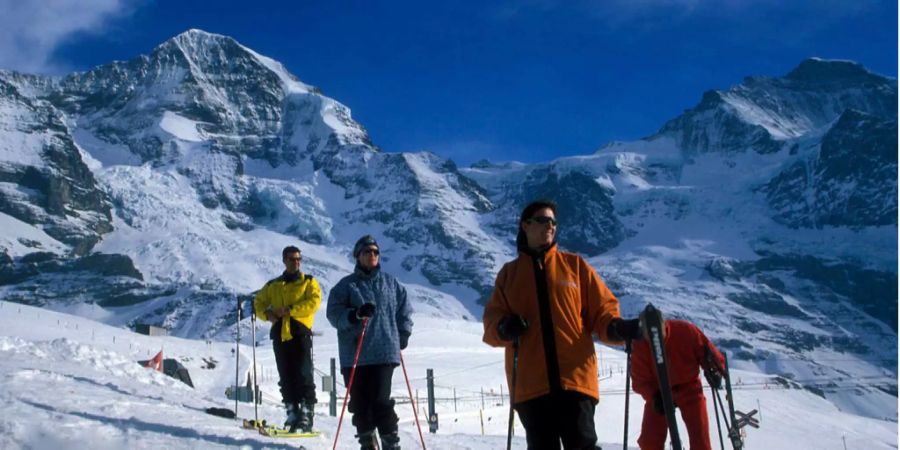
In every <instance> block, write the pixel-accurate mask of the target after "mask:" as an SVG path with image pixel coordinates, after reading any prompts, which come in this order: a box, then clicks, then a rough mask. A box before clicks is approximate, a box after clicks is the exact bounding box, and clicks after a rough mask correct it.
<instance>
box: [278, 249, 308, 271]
mask: <svg viewBox="0 0 900 450" xmlns="http://www.w3.org/2000/svg"><path fill="white" fill-rule="evenodd" d="M302 260H303V258H302V257H301V256H300V252H294V253H288V254H287V255H284V259H282V260H281V261H282V262H283V263H284V270H285V272H287V273H295V272H299V271H300V261H302Z"/></svg>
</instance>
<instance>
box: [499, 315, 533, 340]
mask: <svg viewBox="0 0 900 450" xmlns="http://www.w3.org/2000/svg"><path fill="white" fill-rule="evenodd" d="M527 329H528V321H527V320H525V318H524V317H522V316H520V315H517V314H511V315H508V316H506V317H504V318H502V319H500V323H498V324H497V334H498V335H500V339H502V340H504V341H512V340H514V339H516V338H517V337H519V336H521V335H523V334H525V330H527Z"/></svg>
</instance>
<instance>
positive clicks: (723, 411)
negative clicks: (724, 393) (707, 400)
mask: <svg viewBox="0 0 900 450" xmlns="http://www.w3.org/2000/svg"><path fill="white" fill-rule="evenodd" d="M715 393H716V397H719V409H721V410H722V420H724V421H725V429H726V430H728V432H729V433H731V424H729V423H728V415H727V414H725V402H723V401H722V397H720V396H719V391H718V390H716V391H715Z"/></svg>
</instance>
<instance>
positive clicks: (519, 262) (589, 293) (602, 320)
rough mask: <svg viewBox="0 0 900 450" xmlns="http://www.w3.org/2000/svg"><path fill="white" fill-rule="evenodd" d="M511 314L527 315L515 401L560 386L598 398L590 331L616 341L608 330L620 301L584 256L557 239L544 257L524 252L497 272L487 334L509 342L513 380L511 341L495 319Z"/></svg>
mask: <svg viewBox="0 0 900 450" xmlns="http://www.w3.org/2000/svg"><path fill="white" fill-rule="evenodd" d="M511 314H517V315H519V316H522V317H524V318H525V320H527V321H528V329H527V330H526V331H525V334H523V335H522V336H521V337H520V338H519V341H520V344H519V362H518V372H517V378H516V386H515V402H516V403H520V402H524V401H527V400H530V399H533V398H537V397H540V396H543V395H546V394H549V393H550V392H551V391H556V390H559V389H561V390H566V391H577V392H580V393H583V394H585V395H588V396H590V397H593V398H594V399H599V398H600V394H599V389H598V382H597V380H598V373H597V353H596V351H595V350H594V342H593V339H592V337H591V336H592V334H596V335H597V336H598V337H599V338H600V340H602V341H604V342H612V341H611V340H610V338H609V337H608V336H607V334H606V330H607V327H608V326H609V323H610V322H611V321H612V320H613V319H614V318H617V317H619V301H618V300H617V299H616V297H615V296H614V295H613V294H612V292H610V290H609V288H607V287H606V284H604V283H603V280H601V279H600V276H599V275H597V273H596V272H595V271H594V269H593V268H592V267H591V266H590V265H589V264H588V263H587V261H585V260H584V258H582V257H580V256H578V255H575V254H573V253H567V252H561V251H558V250H557V248H556V245H555V244H554V245H553V246H551V247H550V248H549V249H548V250H546V251H545V252H544V253H542V254H538V255H531V254H529V252H526V251H522V252H520V253H519V256H518V258H516V259H515V260H513V261H510V262H508V263H506V264H505V265H504V266H503V268H502V269H500V272H499V273H498V274H497V280H496V283H495V284H494V291H493V293H492V294H491V298H490V299H489V300H488V303H487V305H486V306H485V309H484V319H483V323H484V337H483V340H484V342H485V343H486V344H488V345H490V346H493V347H505V348H506V376H507V382H508V383H509V384H510V385H511V384H512V383H511V378H512V365H513V344H512V342H510V341H504V340H501V339H500V336H499V335H498V334H497V324H498V323H499V322H500V320H501V319H502V318H503V317H505V316H507V315H511Z"/></svg>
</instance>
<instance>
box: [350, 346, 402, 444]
mask: <svg viewBox="0 0 900 450" xmlns="http://www.w3.org/2000/svg"><path fill="white" fill-rule="evenodd" d="M394 367H395V366H394V365H393V364H374V365H365V366H357V367H356V375H354V377H353V386H352V387H351V388H350V404H348V405H347V407H348V409H349V410H350V412H351V413H353V426H355V427H356V432H357V434H360V433H367V432H369V431H372V430H374V429H375V428H378V434H380V435H381V436H386V435H387V434H389V433H393V432H395V431H397V421H398V418H397V413H396V412H395V411H394V400H393V399H391V379H392V378H393V377H394ZM341 375H343V376H344V385H347V383H349V382H350V368H349V367H343V368H341Z"/></svg>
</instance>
